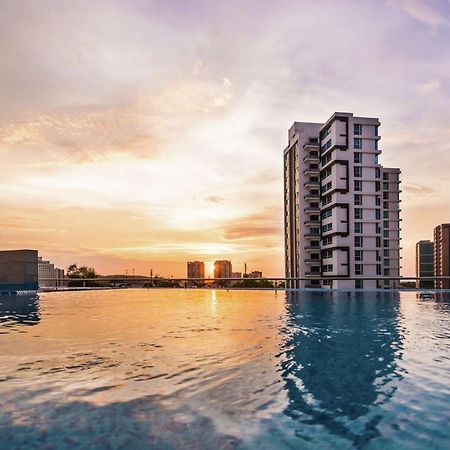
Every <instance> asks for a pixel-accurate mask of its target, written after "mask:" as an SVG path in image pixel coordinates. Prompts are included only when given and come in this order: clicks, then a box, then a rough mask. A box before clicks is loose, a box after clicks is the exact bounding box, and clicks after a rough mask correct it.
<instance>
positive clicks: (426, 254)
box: [416, 241, 434, 289]
mask: <svg viewBox="0 0 450 450" xmlns="http://www.w3.org/2000/svg"><path fill="white" fill-rule="evenodd" d="M432 276H434V243H433V241H419V242H417V244H416V277H417V278H421V277H432ZM433 286H434V281H433V280H421V279H418V280H416V288H417V289H432V288H433Z"/></svg>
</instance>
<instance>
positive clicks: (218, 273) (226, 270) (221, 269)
mask: <svg viewBox="0 0 450 450" xmlns="http://www.w3.org/2000/svg"><path fill="white" fill-rule="evenodd" d="M232 273H233V270H232V267H231V261H225V260H221V261H215V262H214V278H232Z"/></svg>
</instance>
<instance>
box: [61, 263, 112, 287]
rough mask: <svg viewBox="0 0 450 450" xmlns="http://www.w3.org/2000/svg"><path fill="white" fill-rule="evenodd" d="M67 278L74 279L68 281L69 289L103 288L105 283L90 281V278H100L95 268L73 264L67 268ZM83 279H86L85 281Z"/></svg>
mask: <svg viewBox="0 0 450 450" xmlns="http://www.w3.org/2000/svg"><path fill="white" fill-rule="evenodd" d="M67 278H72V279H71V280H69V281H68V283H67V286H69V287H99V286H103V285H104V284H103V283H99V282H98V281H90V280H89V278H98V273H97V272H96V271H95V269H94V268H93V267H88V266H81V267H78V266H77V265H76V264H72V265H70V266H69V267H68V268H67ZM83 279H86V281H84V280H83Z"/></svg>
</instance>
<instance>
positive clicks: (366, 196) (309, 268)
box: [284, 113, 400, 288]
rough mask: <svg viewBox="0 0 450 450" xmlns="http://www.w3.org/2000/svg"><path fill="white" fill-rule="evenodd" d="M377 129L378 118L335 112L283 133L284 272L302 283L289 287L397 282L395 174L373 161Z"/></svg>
mask: <svg viewBox="0 0 450 450" xmlns="http://www.w3.org/2000/svg"><path fill="white" fill-rule="evenodd" d="M379 126H380V122H379V120H378V119H376V118H366V117H354V116H353V114H351V113H334V114H333V115H332V116H331V117H330V118H329V119H328V120H327V121H326V122H325V123H308V122H295V123H294V124H293V125H292V127H291V128H290V129H289V133H288V141H289V142H288V146H287V148H286V149H285V150H284V211H285V223H284V230H285V267H286V277H287V278H302V279H304V280H301V281H291V282H288V284H287V286H288V287H291V288H306V287H332V288H382V287H385V288H389V287H397V286H398V285H399V282H398V280H395V279H392V278H396V277H399V276H400V226H399V224H400V208H399V202H400V200H399V194H400V188H399V184H400V179H399V175H400V170H399V169H391V168H384V167H383V166H382V165H381V164H380V163H379V161H378V156H379V155H380V153H381V149H380V148H379V140H380V135H379V133H378V129H379ZM351 278H356V279H351ZM364 278H373V279H372V280H369V279H364ZM378 278H379V279H378ZM389 278H391V279H389Z"/></svg>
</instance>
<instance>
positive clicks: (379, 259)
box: [375, 250, 381, 261]
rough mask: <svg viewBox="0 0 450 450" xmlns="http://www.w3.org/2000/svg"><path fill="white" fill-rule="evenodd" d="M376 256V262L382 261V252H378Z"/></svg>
mask: <svg viewBox="0 0 450 450" xmlns="http://www.w3.org/2000/svg"><path fill="white" fill-rule="evenodd" d="M375 254H376V260H377V261H381V256H380V250H377V251H376V253H375Z"/></svg>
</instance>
